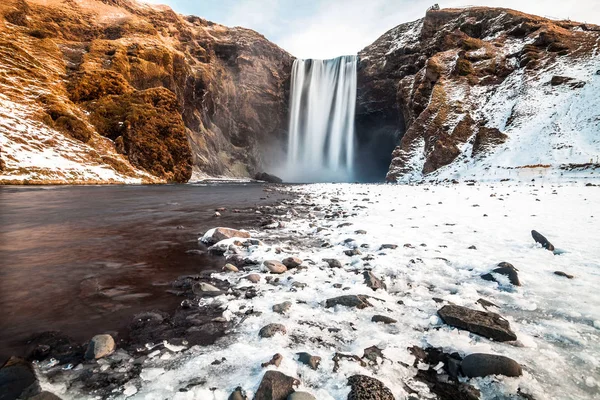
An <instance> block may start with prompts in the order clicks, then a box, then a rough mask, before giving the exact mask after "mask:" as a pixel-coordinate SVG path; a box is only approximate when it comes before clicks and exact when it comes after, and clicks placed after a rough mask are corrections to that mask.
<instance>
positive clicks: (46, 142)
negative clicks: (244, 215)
mask: <svg viewBox="0 0 600 400" xmlns="http://www.w3.org/2000/svg"><path fill="white" fill-rule="evenodd" d="M291 62H292V59H291V56H290V55H288V54H287V53H286V52H285V51H283V50H281V49H280V48H279V47H277V46H276V45H274V44H272V43H271V42H269V41H268V40H266V39H265V38H264V37H263V36H262V35H260V34H258V33H256V32H254V31H251V30H248V29H243V28H227V27H225V26H221V25H218V24H214V23H211V22H209V21H206V20H204V19H201V18H197V17H186V16H181V15H178V14H176V13H175V12H173V11H172V10H171V9H169V8H168V7H164V6H150V5H146V4H143V3H136V2H134V1H129V0H102V1H100V0H6V1H3V2H2V4H0V87H1V88H2V90H1V91H0V133H1V135H0V140H1V141H0V160H1V161H0V181H2V182H13V183H23V182H25V183H111V182H114V183H120V182H167V181H173V182H185V181H187V180H189V179H190V177H191V176H192V172H196V173H197V174H198V175H199V176H201V175H211V176H232V177H244V176H250V175H251V174H253V173H254V172H256V171H257V170H259V169H260V165H261V163H262V162H263V159H264V156H263V153H262V152H261V149H262V148H266V146H265V143H268V144H269V145H271V144H272V143H273V141H275V140H276V139H277V138H280V137H281V136H282V134H283V133H284V132H285V129H286V126H285V125H286V121H287V97H288V91H289V89H288V88H289V71H290V70H291Z"/></svg>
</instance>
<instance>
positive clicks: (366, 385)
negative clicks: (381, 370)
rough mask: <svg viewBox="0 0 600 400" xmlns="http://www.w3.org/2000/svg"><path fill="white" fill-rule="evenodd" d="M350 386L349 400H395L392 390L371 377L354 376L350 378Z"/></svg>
mask: <svg viewBox="0 0 600 400" xmlns="http://www.w3.org/2000/svg"><path fill="white" fill-rule="evenodd" d="M348 385H350V393H349V394H348V400H395V398H394V395H393V394H392V391H391V390H390V389H388V388H387V387H386V386H385V385H384V384H383V383H382V382H381V381H379V380H377V379H375V378H371V377H370V376H366V375H353V376H351V377H350V378H348Z"/></svg>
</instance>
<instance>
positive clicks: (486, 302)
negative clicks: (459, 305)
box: [477, 299, 498, 309]
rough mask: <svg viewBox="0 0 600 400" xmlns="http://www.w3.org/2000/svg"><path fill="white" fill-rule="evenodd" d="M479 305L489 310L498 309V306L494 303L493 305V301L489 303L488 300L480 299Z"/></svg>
mask: <svg viewBox="0 0 600 400" xmlns="http://www.w3.org/2000/svg"><path fill="white" fill-rule="evenodd" d="M477 304H481V306H482V307H483V308H485V309H487V308H488V307H496V308H498V306H497V305H495V304H494V303H492V302H491V301H488V300H486V299H479V300H477Z"/></svg>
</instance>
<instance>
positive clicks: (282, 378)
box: [254, 371, 300, 400]
mask: <svg viewBox="0 0 600 400" xmlns="http://www.w3.org/2000/svg"><path fill="white" fill-rule="evenodd" d="M299 384H300V381H299V380H298V379H296V378H292V377H291V376H287V375H284V374H282V373H281V372H278V371H267V372H265V374H264V376H263V378H262V380H261V382H260V386H259V387H258V390H257V391H256V394H255V395H254V400H286V399H287V397H288V396H289V395H290V394H292V393H293V392H294V388H295V387H296V386H298V385H299Z"/></svg>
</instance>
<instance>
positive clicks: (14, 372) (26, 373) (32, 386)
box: [0, 357, 41, 400]
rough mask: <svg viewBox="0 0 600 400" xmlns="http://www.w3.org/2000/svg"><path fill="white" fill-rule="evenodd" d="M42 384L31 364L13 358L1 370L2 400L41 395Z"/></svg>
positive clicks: (0, 397)
mask: <svg viewBox="0 0 600 400" xmlns="http://www.w3.org/2000/svg"><path fill="white" fill-rule="evenodd" d="M40 391H41V389H40V384H39V382H38V379H37V376H36V375H35V371H34V369H33V366H32V365H31V363H29V362H27V361H25V360H23V359H21V358H18V357H11V358H9V359H8V361H6V363H4V365H3V366H2V368H0V399H1V400H16V399H19V398H23V399H26V398H29V397H31V396H35V395H36V394H39V393H40Z"/></svg>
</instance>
